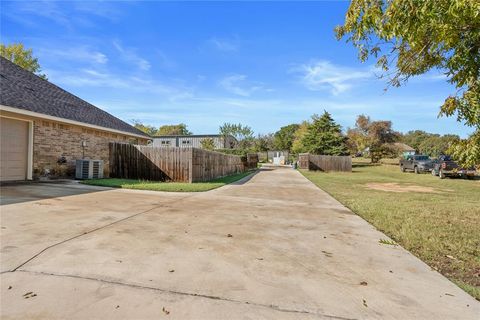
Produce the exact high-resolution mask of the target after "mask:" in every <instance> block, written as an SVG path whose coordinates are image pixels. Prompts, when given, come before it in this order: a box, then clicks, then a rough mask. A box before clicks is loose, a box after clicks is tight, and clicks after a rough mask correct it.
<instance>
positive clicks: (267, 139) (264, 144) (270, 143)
mask: <svg viewBox="0 0 480 320" xmlns="http://www.w3.org/2000/svg"><path fill="white" fill-rule="evenodd" d="M253 149H254V150H255V151H256V152H261V151H268V150H274V149H275V141H274V137H273V133H267V134H259V135H258V136H257V137H256V138H255V140H254V143H253Z"/></svg>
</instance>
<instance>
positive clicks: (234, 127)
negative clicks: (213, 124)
mask: <svg viewBox="0 0 480 320" xmlns="http://www.w3.org/2000/svg"><path fill="white" fill-rule="evenodd" d="M219 132H220V134H221V135H223V136H228V135H231V136H233V137H235V139H237V141H238V147H239V148H240V149H250V148H252V145H253V140H254V138H253V130H252V128H250V127H249V126H247V125H242V124H241V123H238V124H235V123H224V124H223V125H221V126H220V128H219Z"/></svg>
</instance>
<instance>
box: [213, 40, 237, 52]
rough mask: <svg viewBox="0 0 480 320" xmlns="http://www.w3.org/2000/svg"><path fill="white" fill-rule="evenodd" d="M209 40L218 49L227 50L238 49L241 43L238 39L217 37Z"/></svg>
mask: <svg viewBox="0 0 480 320" xmlns="http://www.w3.org/2000/svg"><path fill="white" fill-rule="evenodd" d="M208 42H209V43H210V44H211V45H212V46H213V47H214V48H216V49H217V50H220V51H225V52H234V51H238V49H239V48H240V45H239V43H238V39H219V38H216V37H213V38H211V39H210V40H208Z"/></svg>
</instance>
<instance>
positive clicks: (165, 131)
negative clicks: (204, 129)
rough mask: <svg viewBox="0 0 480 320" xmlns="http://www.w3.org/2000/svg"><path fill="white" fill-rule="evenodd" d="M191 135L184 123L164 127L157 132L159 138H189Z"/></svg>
mask: <svg viewBox="0 0 480 320" xmlns="http://www.w3.org/2000/svg"><path fill="white" fill-rule="evenodd" d="M191 134H192V133H191V132H190V131H188V129H187V125H186V124H184V123H180V124H171V125H163V126H161V127H160V128H158V130H157V132H156V135H157V136H189V135H191Z"/></svg>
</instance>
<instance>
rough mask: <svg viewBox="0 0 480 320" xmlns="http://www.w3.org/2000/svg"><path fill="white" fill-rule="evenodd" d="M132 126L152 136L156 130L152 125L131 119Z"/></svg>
mask: <svg viewBox="0 0 480 320" xmlns="http://www.w3.org/2000/svg"><path fill="white" fill-rule="evenodd" d="M132 122H133V126H134V127H135V128H137V129H138V130H140V131H143V132H145V133H146V134H148V135H149V136H154V135H155V133H156V132H157V128H155V127H154V126H150V125H146V124H143V123H141V122H140V120H132Z"/></svg>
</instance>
